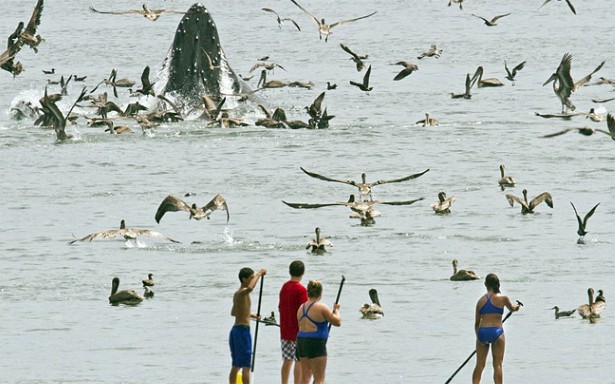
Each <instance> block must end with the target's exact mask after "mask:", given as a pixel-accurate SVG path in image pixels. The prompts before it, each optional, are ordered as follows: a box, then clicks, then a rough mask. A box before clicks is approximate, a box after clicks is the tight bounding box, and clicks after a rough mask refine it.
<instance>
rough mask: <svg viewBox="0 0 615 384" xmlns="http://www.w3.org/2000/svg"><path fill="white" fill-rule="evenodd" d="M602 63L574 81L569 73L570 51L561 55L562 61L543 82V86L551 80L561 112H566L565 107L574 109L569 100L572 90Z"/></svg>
mask: <svg viewBox="0 0 615 384" xmlns="http://www.w3.org/2000/svg"><path fill="white" fill-rule="evenodd" d="M604 63H605V62H604V61H603V62H602V63H600V65H598V66H597V67H596V69H594V70H593V71H592V73H590V74H589V75H587V76H585V77H583V78H582V79H580V80H578V81H577V82H576V83H575V82H574V81H573V80H572V76H571V75H570V67H571V66H572V55H571V54H570V53H566V54H564V57H562V61H561V62H560V64H559V66H558V67H557V69H556V71H555V73H553V74H552V75H551V77H549V79H548V80H547V81H545V82H544V84H543V86H545V85H547V84H549V83H550V82H553V92H554V93H555V94H556V95H557V97H559V99H560V102H561V103H562V113H564V112H566V108H568V109H570V110H572V111H574V110H575V109H576V107H575V106H574V104H572V102H571V101H570V95H571V94H572V92H574V91H576V90H577V89H579V87H581V86H583V85H585V84H586V83H587V82H589V81H590V80H591V78H592V75H593V74H594V73H596V72H598V71H599V70H600V69H601V68H602V66H603V65H604Z"/></svg>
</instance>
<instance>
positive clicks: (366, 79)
mask: <svg viewBox="0 0 615 384" xmlns="http://www.w3.org/2000/svg"><path fill="white" fill-rule="evenodd" d="M371 74H372V66H371V65H370V66H369V68H367V71H366V72H365V75H364V76H363V82H362V83H357V82H354V81H352V80H350V84H351V85H354V86H355V87H358V88H359V89H360V90H362V91H365V92H366V93H367V94H369V92H370V91H371V90H372V89H374V87H370V85H369V76H370V75H371Z"/></svg>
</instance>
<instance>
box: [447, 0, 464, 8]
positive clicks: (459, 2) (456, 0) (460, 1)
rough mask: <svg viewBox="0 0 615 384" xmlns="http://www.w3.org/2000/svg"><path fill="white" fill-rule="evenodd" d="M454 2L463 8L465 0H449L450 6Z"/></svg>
mask: <svg viewBox="0 0 615 384" xmlns="http://www.w3.org/2000/svg"><path fill="white" fill-rule="evenodd" d="M452 3H455V4H459V9H460V10H463V4H462V3H463V0H448V6H449V7H450V6H451V4H452Z"/></svg>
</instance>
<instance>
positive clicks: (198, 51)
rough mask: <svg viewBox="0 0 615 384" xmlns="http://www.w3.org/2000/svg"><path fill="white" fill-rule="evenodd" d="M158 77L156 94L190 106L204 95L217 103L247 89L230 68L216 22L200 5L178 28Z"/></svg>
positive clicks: (191, 8) (194, 6)
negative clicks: (171, 97)
mask: <svg viewBox="0 0 615 384" xmlns="http://www.w3.org/2000/svg"><path fill="white" fill-rule="evenodd" d="M159 76H160V78H159V80H158V81H157V84H156V85H157V93H158V94H161V93H162V94H165V95H171V96H174V97H175V98H176V99H181V101H182V102H184V103H190V104H194V103H200V102H201V98H202V96H204V95H207V96H210V97H212V98H213V99H218V100H219V99H221V98H222V97H224V96H228V95H239V94H241V93H242V92H245V91H246V90H247V89H248V90H249V88H248V87H247V85H246V84H245V83H244V82H243V81H242V80H241V79H240V78H239V77H238V76H237V75H236V74H235V72H234V71H233V69H232V68H231V66H230V65H229V63H228V61H227V59H226V55H225V54H224V50H223V49H222V46H221V45H220V38H219V36H218V29H217V28H216V23H215V22H214V20H213V18H212V16H211V14H210V13H209V11H208V10H207V8H205V6H203V5H202V4H200V3H197V4H194V5H192V6H191V7H190V9H189V10H188V11H187V12H186V14H185V15H184V17H183V18H182V20H181V21H180V23H179V25H178V26H177V30H176V31H175V37H174V39H173V44H172V45H171V48H170V50H169V53H168V54H167V57H166V59H165V60H164V63H163V65H162V69H161V71H160V72H159ZM223 95H224V96H223ZM238 97H239V96H238ZM229 101H231V102H232V100H227V103H228V102H229Z"/></svg>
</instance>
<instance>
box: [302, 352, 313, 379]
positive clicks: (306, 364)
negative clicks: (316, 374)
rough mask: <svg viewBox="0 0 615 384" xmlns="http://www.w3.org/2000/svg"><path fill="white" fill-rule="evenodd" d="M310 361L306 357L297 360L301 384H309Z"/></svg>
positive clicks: (310, 373)
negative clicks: (299, 367)
mask: <svg viewBox="0 0 615 384" xmlns="http://www.w3.org/2000/svg"><path fill="white" fill-rule="evenodd" d="M310 360H312V359H308V358H307V357H302V358H300V359H299V364H300V365H301V384H310V379H311V378H312V368H311V367H310Z"/></svg>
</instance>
